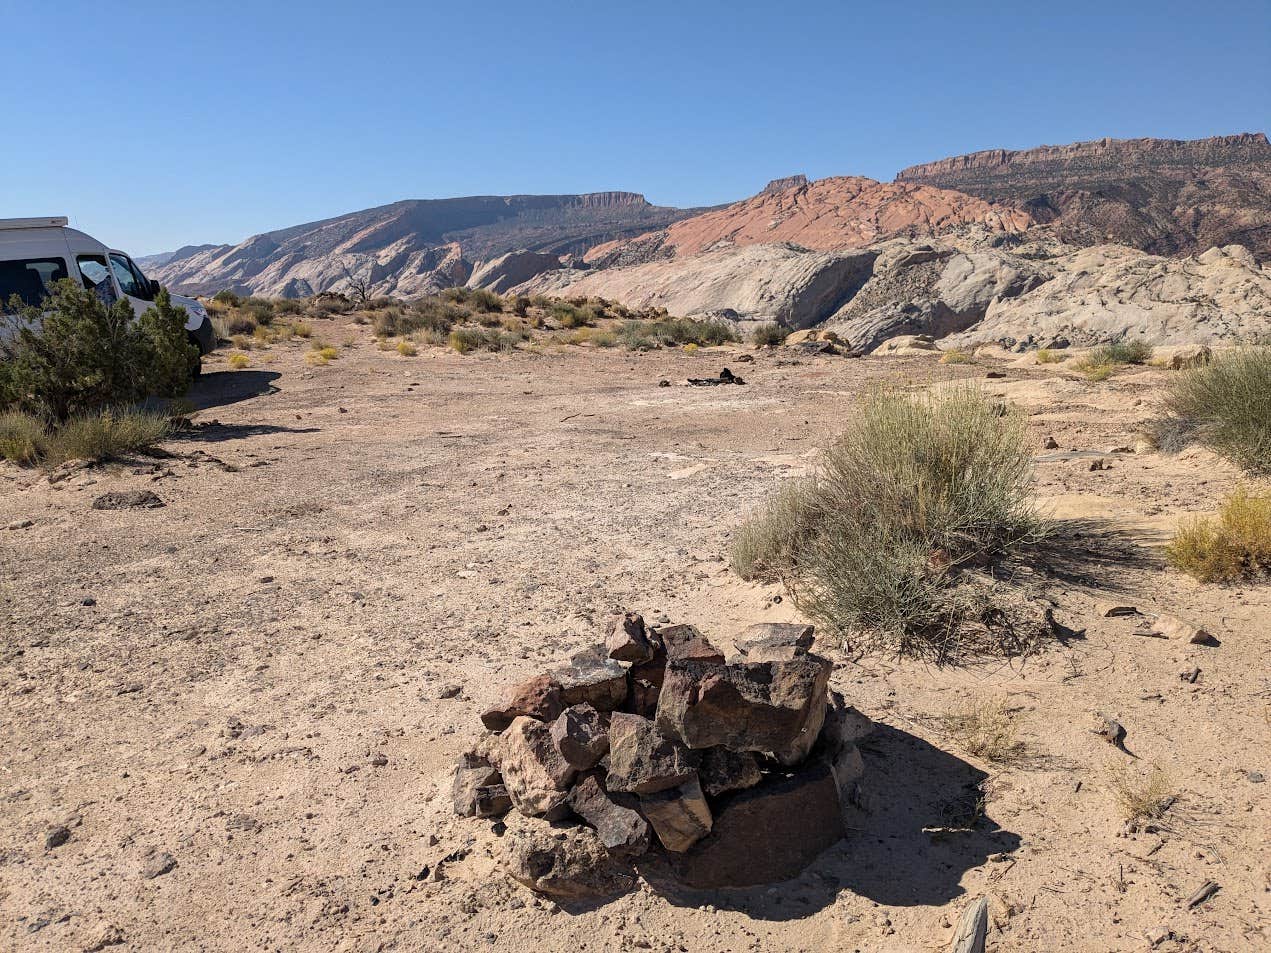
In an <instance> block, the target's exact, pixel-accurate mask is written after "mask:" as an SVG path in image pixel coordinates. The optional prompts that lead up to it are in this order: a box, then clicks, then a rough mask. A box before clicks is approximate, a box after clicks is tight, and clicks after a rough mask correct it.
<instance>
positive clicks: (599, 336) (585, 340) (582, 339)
mask: <svg viewBox="0 0 1271 953" xmlns="http://www.w3.org/2000/svg"><path fill="white" fill-rule="evenodd" d="M565 343H566V344H590V345H592V346H593V347H616V346H617V344H618V335H616V334H615V333H614V332H612V331H601V330H599V329H597V328H577V329H575V330H573V331H571V332H570V333H569V334H568V336H566V338H565Z"/></svg>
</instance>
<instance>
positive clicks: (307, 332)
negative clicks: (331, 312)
mask: <svg viewBox="0 0 1271 953" xmlns="http://www.w3.org/2000/svg"><path fill="white" fill-rule="evenodd" d="M291 333H292V334H294V335H295V336H296V337H298V338H310V337H313V327H312V326H311V325H308V324H306V323H305V322H303V321H296V322H295V323H294V324H292V325H291Z"/></svg>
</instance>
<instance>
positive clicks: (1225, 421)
mask: <svg viewBox="0 0 1271 953" xmlns="http://www.w3.org/2000/svg"><path fill="white" fill-rule="evenodd" d="M1162 410H1163V413H1162V415H1161V417H1160V419H1158V420H1157V421H1156V422H1155V423H1154V425H1153V437H1154V438H1155V440H1156V442H1157V444H1158V445H1159V446H1160V447H1161V448H1162V449H1164V450H1179V449H1181V448H1182V447H1184V446H1186V445H1187V444H1189V443H1193V442H1194V443H1200V444H1202V445H1203V446H1206V447H1208V448H1209V449H1211V450H1213V451H1214V452H1216V453H1219V454H1221V455H1222V456H1224V457H1226V458H1227V459H1228V460H1230V461H1231V462H1232V463H1234V464H1236V465H1237V466H1239V467H1240V468H1241V469H1243V470H1246V471H1247V472H1249V473H1258V474H1265V473H1271V345H1265V344H1264V345H1255V346H1250V347H1245V348H1241V349H1239V350H1236V351H1232V352H1230V353H1226V354H1218V355H1215V357H1214V358H1213V360H1212V361H1210V363H1209V364H1206V365H1204V366H1202V367H1194V368H1191V369H1190V370H1185V371H1182V372H1181V373H1180V374H1179V375H1178V376H1177V377H1176V378H1174V380H1173V381H1172V382H1171V384H1170V389H1169V392H1168V394H1167V396H1166V398H1165V402H1164V406H1163V408H1162Z"/></svg>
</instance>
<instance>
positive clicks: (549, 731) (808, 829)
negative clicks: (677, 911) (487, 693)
mask: <svg viewBox="0 0 1271 953" xmlns="http://www.w3.org/2000/svg"><path fill="white" fill-rule="evenodd" d="M813 637H814V631H813V628H812V626H810V625H802V624H793V623H761V624H759V625H754V626H751V627H750V628H748V629H746V630H745V631H744V632H742V633H741V634H740V635H738V636H737V638H736V639H735V640H734V641H735V651H734V654H733V655H731V656H730V657H729V658H728V659H727V660H725V658H724V656H723V655H722V654H721V653H720V652H719V651H718V650H717V649H716V648H715V647H714V646H713V645H711V643H710V642H709V641H708V640H707V639H706V637H705V636H703V635H702V633H701V632H699V631H698V630H697V629H696V628H694V627H693V626H691V625H668V626H660V627H652V626H646V625H645V624H644V620H643V619H642V618H641V617H640V616H639V615H636V614H634V613H627V614H625V615H623V616H621V617H620V618H618V619H617V620H616V621H615V623H614V625H613V628H612V630H611V632H610V634H609V637H608V641H607V643H606V645H605V646H604V647H603V648H600V647H597V648H596V649H592V650H588V651H587V652H583V653H580V654H578V655H576V656H574V657H573V658H572V659H571V660H570V662H569V664H568V665H566V666H564V667H563V668H560V669H557V670H554V671H551V672H548V673H546V674H543V675H539V676H538V677H536V678H532V679H530V680H529V681H527V682H523V683H522V684H520V685H517V686H515V687H514V688H512V689H511V690H510V691H509V692H508V693H507V694H506V695H505V696H504V698H503V699H502V701H501V702H500V703H499V704H497V705H495V706H494V707H492V708H490V709H489V710H488V711H486V712H484V713H483V714H482V715H481V721H482V723H483V724H484V725H485V727H486V728H487V729H489V731H490V732H492V733H493V734H491V735H489V736H487V737H486V738H484V739H483V740H482V743H481V744H480V745H479V746H478V747H477V749H476V750H474V751H471V752H468V753H467V754H465V755H464V756H463V758H462V759H461V761H460V763H459V767H458V770H457V771H456V774H455V781H454V806H455V811H456V813H458V814H460V815H463V816H469V817H487V818H494V817H502V816H503V815H505V814H507V813H508V812H509V811H511V810H513V809H514V810H515V811H516V812H517V813H518V814H520V815H523V816H524V817H526V818H537V819H541V821H545V822H553V823H554V824H555V825H556V826H555V827H548V826H547V825H546V824H542V823H538V824H537V826H535V824H533V823H531V824H528V825H522V826H521V827H519V828H518V829H517V830H516V831H512V830H511V829H510V828H509V834H510V835H511V840H512V844H511V847H510V849H509V852H508V853H509V856H508V865H509V872H510V873H511V875H512V876H513V877H515V878H516V879H517V880H520V881H521V882H523V883H525V884H527V885H528V886H530V887H532V888H533V889H536V890H540V891H542V892H545V893H550V894H554V895H558V896H562V897H566V896H583V895H587V894H589V893H595V892H597V891H600V890H613V889H621V888H622V887H623V886H624V885H629V884H630V883H631V882H632V880H631V876H630V873H631V865H632V863H633V862H634V861H635V860H636V859H638V858H639V857H641V856H642V855H644V854H646V853H647V852H649V851H660V852H663V853H664V855H665V857H666V858H667V859H669V860H670V862H671V867H672V870H673V871H674V873H675V875H676V876H677V878H678V879H679V880H680V881H682V882H683V883H685V884H687V885H689V886H693V887H700V888H714V887H728V886H733V887H741V886H752V885H755V884H760V883H772V882H775V881H780V880H786V879H789V878H790V877H793V876H796V875H797V874H798V873H799V872H800V871H801V870H802V869H803V868H804V867H806V866H807V865H808V864H809V863H811V862H812V860H814V859H815V858H816V856H817V855H818V854H819V853H821V851H823V850H825V849H826V848H827V847H830V846H831V845H833V844H834V843H836V842H837V841H838V840H839V839H840V838H842V837H843V835H844V833H845V823H844V813H845V811H846V810H847V809H848V808H849V806H850V804H851V802H852V799H853V795H854V792H855V788H856V784H857V782H858V781H859V779H860V777H861V774H862V771H863V764H862V761H861V756H860V753H859V751H858V750H857V748H856V741H857V740H858V739H859V738H861V737H863V736H864V735H866V734H868V732H869V731H870V730H871V729H872V727H873V726H872V724H871V723H870V721H869V719H867V718H866V717H865V716H864V715H862V714H860V712H858V711H856V710H855V709H854V708H851V707H849V706H848V705H847V704H846V703H845V702H844V700H843V698H842V696H841V695H839V694H838V693H837V692H834V691H830V690H829V689H828V683H829V678H830V671H831V669H832V667H833V666H832V665H831V663H830V662H829V661H828V660H827V659H825V658H823V657H821V656H819V655H816V654H814V653H813V652H812V651H811V649H812V646H813ZM565 822H573V824H574V826H573V828H572V829H571V828H570V827H569V826H568V825H567V824H566V823H565Z"/></svg>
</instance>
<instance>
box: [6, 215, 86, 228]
mask: <svg viewBox="0 0 1271 953" xmlns="http://www.w3.org/2000/svg"><path fill="white" fill-rule="evenodd" d="M70 221H71V220H70V219H69V218H67V217H66V216H65V215H46V216H44V217H43V218H0V228H65V227H66V226H67V225H69V224H70Z"/></svg>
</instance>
